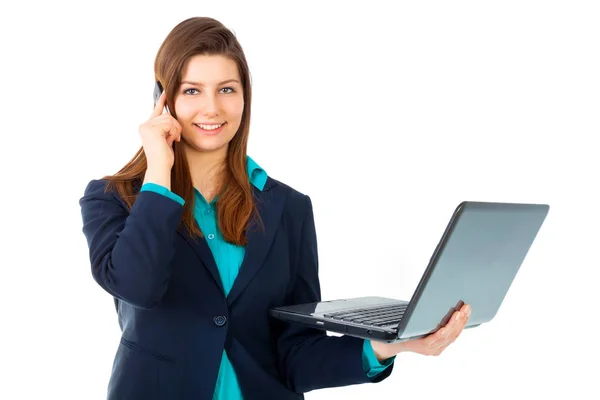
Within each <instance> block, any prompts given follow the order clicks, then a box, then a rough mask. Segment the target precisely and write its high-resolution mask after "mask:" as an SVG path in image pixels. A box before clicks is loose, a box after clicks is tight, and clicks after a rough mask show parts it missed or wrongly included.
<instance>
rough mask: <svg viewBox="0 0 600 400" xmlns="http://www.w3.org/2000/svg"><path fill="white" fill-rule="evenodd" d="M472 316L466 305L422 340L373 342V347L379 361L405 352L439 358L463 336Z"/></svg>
mask: <svg viewBox="0 0 600 400" xmlns="http://www.w3.org/2000/svg"><path fill="white" fill-rule="evenodd" d="M470 314H471V307H470V306H469V305H468V304H464V305H463V306H462V308H461V309H460V310H459V311H455V312H454V314H453V315H452V317H451V318H450V321H448V323H447V324H446V325H445V326H444V327H443V328H441V329H439V330H438V331H437V332H434V333H432V334H430V335H427V336H425V337H422V338H420V339H414V340H407V341H406V342H400V343H391V344H390V343H383V342H376V341H373V340H372V341H371V346H372V347H373V351H374V352H375V356H376V357H377V359H378V360H379V361H384V360H386V359H388V358H391V357H393V356H395V355H397V354H398V353H402V352H405V351H410V352H413V353H418V354H422V355H425V356H439V355H440V354H442V352H443V351H444V350H445V349H446V347H448V346H449V345H450V344H452V342H454V341H455V340H456V338H458V336H459V335H460V334H461V332H462V331H463V329H464V328H465V325H466V324H467V321H468V319H469V315H470Z"/></svg>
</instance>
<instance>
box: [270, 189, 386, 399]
mask: <svg viewBox="0 0 600 400" xmlns="http://www.w3.org/2000/svg"><path fill="white" fill-rule="evenodd" d="M304 197H305V201H306V205H305V210H306V211H305V217H304V222H303V224H302V230H301V239H300V243H301V245H300V252H299V257H298V265H297V273H296V274H297V275H296V278H295V282H294V285H293V289H292V292H291V295H290V296H289V298H288V304H290V305H293V304H302V303H312V302H318V301H321V292H320V283H319V275H318V253H317V237H316V231H315V222H314V215H313V208H312V202H311V200H310V197H308V196H304ZM363 345H364V340H363V339H359V338H355V337H351V336H341V337H337V336H328V335H327V334H326V332H325V331H322V330H318V329H313V328H308V327H303V326H301V325H299V324H292V323H282V330H281V332H280V334H279V338H278V352H279V356H280V370H281V373H282V377H283V378H284V379H285V383H286V385H287V386H288V387H289V388H290V389H292V390H294V391H295V392H297V393H305V392H308V391H311V390H315V389H321V388H330V387H338V386H347V385H353V384H359V383H367V382H380V381H382V380H384V379H385V378H387V377H388V376H389V375H390V374H391V372H392V369H393V364H392V365H390V366H389V367H388V368H386V369H385V370H384V371H383V372H382V373H380V374H378V375H377V376H375V377H372V378H370V377H369V376H368V375H367V373H365V370H364V367H363V362H362V361H363Z"/></svg>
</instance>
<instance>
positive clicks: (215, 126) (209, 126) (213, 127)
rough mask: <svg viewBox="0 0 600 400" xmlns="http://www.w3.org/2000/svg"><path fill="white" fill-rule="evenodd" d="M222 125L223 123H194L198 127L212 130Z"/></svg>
mask: <svg viewBox="0 0 600 400" xmlns="http://www.w3.org/2000/svg"><path fill="white" fill-rule="evenodd" d="M222 125H223V124H221V125H202V124H196V126H199V127H200V128H202V129H204V130H205V131H212V130H215V129H218V128H220V127H221V126H222Z"/></svg>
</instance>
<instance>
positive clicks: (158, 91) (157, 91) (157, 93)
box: [154, 81, 171, 114]
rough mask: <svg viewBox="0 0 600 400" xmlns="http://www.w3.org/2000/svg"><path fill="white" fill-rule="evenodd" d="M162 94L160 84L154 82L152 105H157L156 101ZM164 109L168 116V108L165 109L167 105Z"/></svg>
mask: <svg viewBox="0 0 600 400" xmlns="http://www.w3.org/2000/svg"><path fill="white" fill-rule="evenodd" d="M162 92H163V87H162V85H161V84H160V82H159V81H156V82H155V83H154V105H155V106H156V103H158V99H159V97H160V95H161V94H162ZM165 109H166V110H167V112H168V113H169V114H170V113H171V112H170V111H169V107H167V105H166V104H165Z"/></svg>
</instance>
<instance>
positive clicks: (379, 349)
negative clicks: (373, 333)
mask: <svg viewBox="0 0 600 400" xmlns="http://www.w3.org/2000/svg"><path fill="white" fill-rule="evenodd" d="M371 347H372V348H373V353H374V354H375V357H376V358H377V361H379V362H380V363H382V362H384V361H385V360H387V359H388V358H392V357H394V356H395V355H397V354H398V353H401V352H402V351H404V350H403V347H402V346H400V343H397V344H388V343H382V342H377V341H374V340H371Z"/></svg>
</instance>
